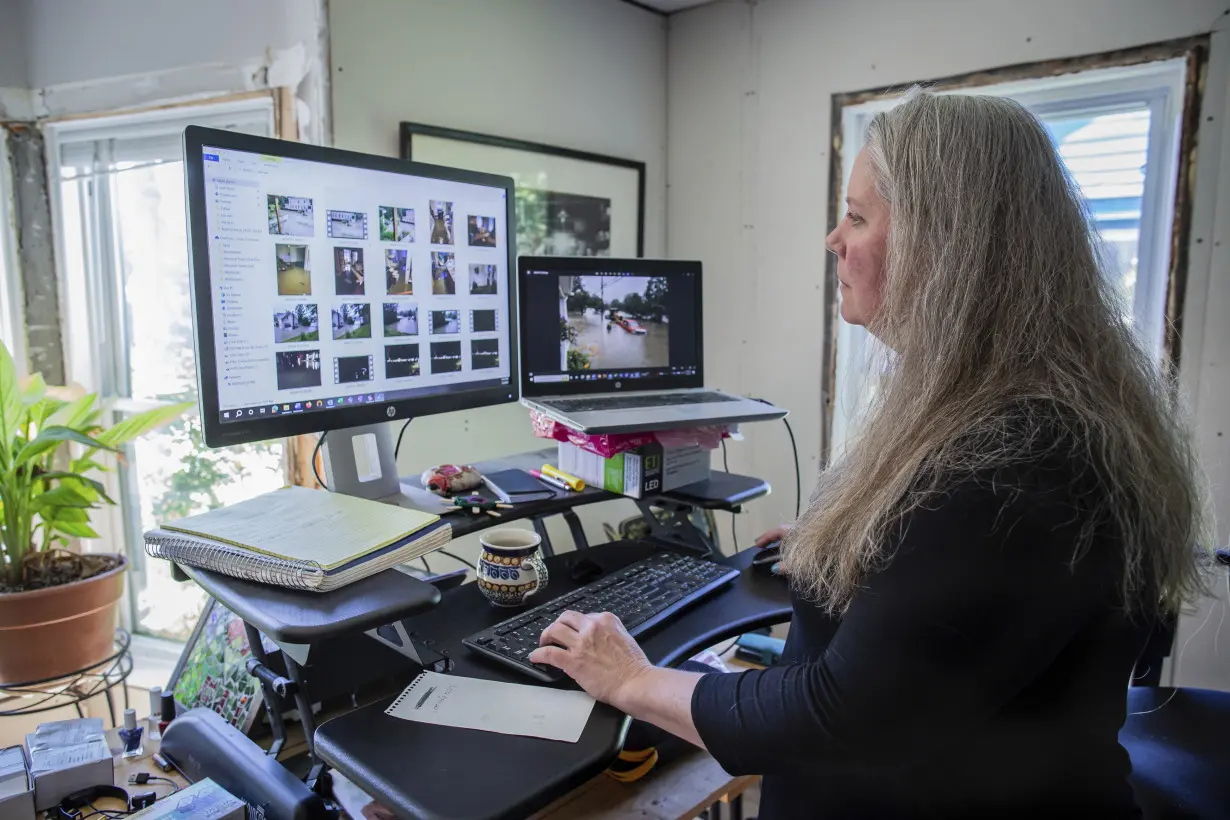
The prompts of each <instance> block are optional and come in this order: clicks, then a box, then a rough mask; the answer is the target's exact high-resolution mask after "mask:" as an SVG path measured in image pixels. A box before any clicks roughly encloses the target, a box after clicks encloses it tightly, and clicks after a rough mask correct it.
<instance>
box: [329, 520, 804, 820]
mask: <svg viewBox="0 0 1230 820" xmlns="http://www.w3.org/2000/svg"><path fill="white" fill-rule="evenodd" d="M651 551H652V547H650V546H647V545H645V544H641V543H635V542H632V543H628V542H618V543H615V544H608V545H605V546H600V547H593V548H591V549H589V550H587V551H586V552H584V553H580V554H577V553H566V554H564V555H560V556H556V557H553V558H550V559H547V564H548V568H549V571H550V574H551V580H550V582H549V587H548V591H549V592H550V593H551V597H553V598H554V597H558V596H559V595H564V594H567V593H569V592H571V591H573V590H575V589H577V588H578V587H579V586H581V584H578V583H576V582H575V581H573V580H572V579H571V578H570V577H569V571H570V569H571V568H572V567H573V566H574V565H575V563H576V562H577V561H578V560H580V559H581V558H586V559H589V560H592V561H594V562H596V563H597V564H599V565H600V566H602V567H603V568H604V569H605V570H607V571H611V570H614V569H617V568H619V567H622V566H625V565H627V564H630V563H632V562H633V561H636V560H638V559H640V558H643V557H645V556H646V555H648V554H649V553H650V552H651ZM751 557H752V556H751V553H750V551H748V552H744V553H741V554H739V555H736V556H734V557H733V558H729V559H727V563H729V564H731V565H732V566H736V567H739V568H740V569H743V570H744V572H743V574H742V575H741V576H740V577H739V578H738V579H736V580H735V581H734V582H733V583H731V584H730V585H728V586H727V587H725V588H724V589H723V590H722V591H721V592H719V593H717V594H715V595H713V596H711V597H710V598H708V599H706V600H704V601H702V602H701V603H699V604H697V605H696V606H694V607H692V608H691V609H688V610H686V611H684V612H683V613H681V614H680V615H678V616H676V617H675V618H674V619H672V620H670V621H668V622H667V623H665V624H663V625H662V626H660V627H658V628H657V629H655V630H653V631H651V632H649V633H647V634H645V635H642V636H641V637H640V639H639V640H640V644H641V647H642V648H643V649H644V650H645V653H646V654H647V655H648V656H649V659H650V660H651V661H653V662H654V663H656V664H660V665H671V664H675V663H678V662H680V661H683V660H685V659H687V658H688V657H689V656H691V655H692V654H694V653H695V652H696V651H698V650H700V649H703V648H704V647H706V646H711V645H713V644H715V643H717V642H718V641H721V640H722V639H723V638H729V637H733V636H735V635H738V634H741V633H743V632H747V631H749V630H751V629H755V628H758V627H761V626H768V625H771V624H774V623H781V622H783V621H786V620H788V619H789V618H790V596H789V590H788V588H787V585H786V582H785V581H784V580H782V579H780V578H776V577H772V576H769V575H766V574H762V573H759V572H756V571H753V570H750V569H748V564H750V562H751ZM510 614H511V613H510V612H509V611H508V610H506V609H498V608H496V607H493V606H491V605H490V604H488V603H487V601H486V600H485V599H484V598H483V597H482V595H481V593H480V592H479V591H478V589H477V588H476V587H475V585H473V584H467V585H466V586H463V587H460V588H458V589H455V590H450V591H449V592H446V593H445V594H444V595H443V596H442V598H441V601H440V603H439V604H438V605H437V606H436V607H434V608H433V609H431V610H429V611H427V612H425V613H423V614H422V615H419V616H417V617H414V618H411V619H407V620H406V622H405V625H406V628H407V630H409V631H412V632H414V633H417V634H418V635H420V636H424V637H430V638H431V639H432V640H433V642H434V643H433V648H434V649H437V650H439V651H441V652H442V653H447V654H448V655H449V657H451V658H452V659H453V661H454V666H453V668H452V670H451V673H452V674H456V675H464V676H467V677H475V678H486V679H489V680H501V681H508V682H512V683H523V684H525V683H532V681H531V680H530V679H528V678H525V677H522V676H520V675H518V674H517V673H516V672H514V671H512V670H509V669H507V668H506V667H503V666H501V665H499V664H497V663H495V662H493V661H489V660H487V659H486V658H484V657H483V656H480V655H477V654H475V653H471V652H470V651H469V650H467V649H465V647H464V646H462V643H461V640H462V639H463V638H464V637H465V636H466V635H470V634H472V633H474V632H476V631H478V630H480V629H483V628H484V627H487V626H491V625H493V624H495V623H498V622H499V621H501V620H504V619H505V618H507V617H508V616H509V615H510ZM407 683H409V681H407ZM392 701H393V698H392V697H388V698H384V699H382V700H380V701H377V702H375V703H372V704H369V705H367V706H364V707H362V708H360V709H357V710H355V711H353V712H350V713H348V714H345V715H342V716H340V717H337V718H334V719H333V720H330V721H328V722H327V723H324V724H323V725H321V726H320V727H319V728H318V729H317V731H316V751H317V754H319V755H320V757H321V758H323V759H324V760H325V761H327V762H328V763H330V764H331V765H333V766H335V767H336V768H337V769H338V770H339V771H341V772H342V773H343V774H345V775H346V777H348V778H349V779H351V780H352V781H354V782H355V783H356V784H358V785H359V786H360V787H361V788H363V789H364V790H366V791H368V793H370V794H373V795H378V796H379V798H380V799H381V802H383V803H384V804H385V805H387V806H388V807H389V808H390V809H392V810H394V811H395V812H397V813H398V814H399V816H402V817H406V818H461V817H464V818H502V817H510V818H511V817H525V816H527V815H529V814H531V813H533V812H534V811H536V810H537V809H540V808H542V807H543V806H545V805H547V804H548V803H550V802H551V801H552V800H554V799H555V798H557V797H559V796H560V795H562V794H564V793H566V792H568V791H569V790H571V789H573V788H575V787H577V786H579V785H581V784H582V783H584V782H585V781H586V780H588V779H589V778H591V777H593V776H595V775H597V774H599V773H600V772H601V771H602V770H603V769H604V768H605V767H606V766H607V765H608V764H609V763H610V761H611V760H613V759H614V757H615V755H616V754H617V753H618V751H619V748H620V746H621V745H622V743H623V737H624V732H625V731H626V729H627V723H628V719H627V717H626V716H625V715H623V714H622V713H620V712H618V711H616V710H615V709H612V708H610V707H609V706H605V705H603V704H599V705H598V706H596V707H595V709H594V712H593V714H592V715H591V716H590V719H589V723H588V724H587V725H586V727H585V730H584V732H583V733H582V735H581V739H580V741H578V742H577V743H559V742H555V741H549V740H541V739H537V738H526V737H512V736H508V735H500V734H494V733H490V732H480V731H476V730H469V729H454V728H449V727H443V726H432V725H429V724H421V723H413V722H411V721H405V720H399V719H397V718H393V717H389V716H387V715H385V714H384V710H385V709H386V708H387V707H388V706H389V704H390V703H392ZM459 784H467V785H461V786H459Z"/></svg>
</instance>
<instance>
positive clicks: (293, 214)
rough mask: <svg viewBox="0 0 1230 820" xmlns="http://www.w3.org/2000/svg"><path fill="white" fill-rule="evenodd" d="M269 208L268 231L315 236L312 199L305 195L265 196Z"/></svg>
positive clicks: (279, 233)
mask: <svg viewBox="0 0 1230 820" xmlns="http://www.w3.org/2000/svg"><path fill="white" fill-rule="evenodd" d="M266 201H267V202H268V208H269V233H272V234H277V235H278V236H315V235H316V228H315V218H314V217H313V215H312V200H310V199H308V198H307V197H305V196H279V195H278V194H269V195H268V197H266Z"/></svg>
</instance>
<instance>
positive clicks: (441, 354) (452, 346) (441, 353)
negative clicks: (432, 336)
mask: <svg viewBox="0 0 1230 820" xmlns="http://www.w3.org/2000/svg"><path fill="white" fill-rule="evenodd" d="M461 369H462V363H461V342H432V343H431V372H432V373H460V372H461Z"/></svg>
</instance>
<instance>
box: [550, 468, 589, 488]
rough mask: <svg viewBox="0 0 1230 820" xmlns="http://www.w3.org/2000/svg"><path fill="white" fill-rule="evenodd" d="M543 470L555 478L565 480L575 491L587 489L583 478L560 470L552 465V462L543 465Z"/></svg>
mask: <svg viewBox="0 0 1230 820" xmlns="http://www.w3.org/2000/svg"><path fill="white" fill-rule="evenodd" d="M542 471H543V472H544V473H546V474H547V475H549V476H551V477H553V478H558V479H559V480H560V481H562V482H564V483H565V484H567V485H568V486H569V487H571V488H572V489H573V491H575V492H578V493H579V492H581V490H584V489H585V482H584V481H582V480H581V479H579V478H577V477H576V476H574V475H568V473H565V472H563V471H562V470H558V469H556V468H555V467H552V466H551V465H550V464H544V465H542Z"/></svg>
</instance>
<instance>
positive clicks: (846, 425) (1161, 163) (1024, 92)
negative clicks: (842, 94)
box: [828, 57, 1187, 461]
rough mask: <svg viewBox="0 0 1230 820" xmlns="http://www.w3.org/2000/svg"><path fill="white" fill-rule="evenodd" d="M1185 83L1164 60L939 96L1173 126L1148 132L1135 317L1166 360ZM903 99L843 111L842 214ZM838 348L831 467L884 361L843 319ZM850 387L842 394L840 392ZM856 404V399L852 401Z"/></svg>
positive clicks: (1181, 69)
mask: <svg viewBox="0 0 1230 820" xmlns="http://www.w3.org/2000/svg"><path fill="white" fill-rule="evenodd" d="M1186 77H1187V61H1186V59H1184V58H1181V57H1180V58H1174V59H1170V60H1159V61H1155V62H1150V63H1142V64H1140V65H1132V66H1121V67H1114V68H1100V69H1089V70H1086V71H1075V72H1072V73H1070V74H1065V75H1061V76H1057V77H1040V78H1031V79H1027V80H1018V81H1013V82H1007V83H997V84H994V85H986V86H970V87H964V88H952V89H944V90H940V91H937V92H936V93H939V94H993V95H996V96H1006V97H1012V98H1013V99H1015V100H1017V101H1018V102H1021V103H1022V104H1024V105H1027V106H1029V107H1030V108H1031V109H1032V110H1034V111H1036V112H1037V113H1039V114H1056V113H1061V112H1063V111H1065V110H1077V109H1079V110H1088V109H1090V108H1096V107H1101V106H1106V107H1108V108H1114V107H1122V106H1125V105H1126V104H1127V103H1129V102H1131V103H1135V104H1139V103H1142V102H1143V103H1146V104H1148V106H1149V108H1150V116H1151V118H1152V121H1153V122H1163V123H1175V127H1174V128H1173V129H1167V128H1153V127H1151V128H1150V131H1149V133H1150V141H1149V158H1150V159H1149V161H1150V163H1155V162H1156V166H1155V167H1156V172H1155V173H1149V174H1147V175H1146V178H1145V191H1144V195H1143V197H1142V198H1143V199H1145V200H1150V199H1151V200H1152V201H1153V202H1155V203H1160V204H1161V207H1155V208H1153V210H1152V213H1151V215H1150V218H1149V219H1147V220H1142V222H1141V226H1140V240H1139V246H1138V247H1139V252H1138V256H1139V258H1140V266H1139V270H1142V271H1144V270H1147V271H1149V272H1150V273H1151V274H1153V275H1150V276H1148V277H1146V278H1145V279H1144V280H1143V282H1144V285H1143V286H1142V285H1141V282H1142V280H1141V279H1138V280H1137V288H1136V293H1135V304H1134V305H1133V315H1134V317H1135V320H1136V323H1137V327H1138V328H1140V332H1141V334H1142V338H1144V340H1145V342H1146V344H1147V345H1149V347H1150V348H1151V349H1152V350H1153V351H1154V353H1155V354H1156V355H1157V357H1158V358H1159V359H1160V358H1161V355H1162V346H1163V341H1164V335H1165V321H1166V304H1165V302H1166V291H1167V284H1168V282H1169V276H1170V262H1171V259H1170V249H1171V243H1170V237H1171V229H1172V226H1173V224H1174V197H1173V193H1174V191H1175V186H1176V182H1177V176H1178V166H1179V139H1180V136H1181V134H1180V130H1181V120H1182V107H1183V102H1184V91H1185V83H1186ZM898 101H899V97H885V98H882V99H876V100H870V101H868V102H865V103H860V104H858V105H851V106H847V107H845V108H844V109H842V123H841V128H842V146H843V148H844V150H843V152H842V158H841V160H842V175H841V179H840V180H839V181H838V186H839V187H838V196H837V200H836V201H837V202H838V208H839V209H844V205H843V204H842V203H844V202H845V185H846V180H848V179H849V178H850V171H851V170H852V168H853V166H854V158H855V156H856V155H857V154H858V150H859V149H861V147H862V145H863V138H864V135H865V134H866V132H867V126H868V125H869V124H870V123H871V119H872V118H873V117H874V116H875V115H876V114H877V113H879V112H881V111H886V110H888V109H890V108H892V107H893V106H894V105H896V104H897V102H898ZM837 322H838V327H837V350H836V357H835V361H834V366H835V368H836V373H835V374H834V376H835V378H834V399H833V405H832V408H833V409H832V416H831V420H830V424H831V426H830V430H831V435H830V438H829V439H828V440H829V441H830V442H831V446H830V461H833V460H835V458H836V457H837V456H838V454H839V453H840V452H841V449H842V447H843V446H844V444H845V442H846V440H847V438H848V436H849V435H850V433H851V431H852V428H853V426H854V425H855V423H856V420H857V419H858V418H859V416H860V415H861V414H862V411H863V410H864V406H863V401H862V399H864V398H865V397H864V396H862V395H861V391H859V390H857V389H851V388H854V387H855V386H856V385H857V384H859V383H863V382H865V381H866V380H867V379H868V378H871V375H870V373H869V369H868V368H869V365H870V364H871V363H872V362H874V361H879V360H880V358H881V357H880V356H879V355H877V354H882V353H883V351H882V349H881V346H880V345H879V343H878V342H877V341H876V340H875V339H874V338H871V337H870V336H869V334H868V333H867V332H866V330H865V329H863V328H861V327H855V326H853V325H849V324H847V323H846V322H845V321H843V320H842V319H841V318H840V316H838V317H837ZM843 386H844V387H846V388H847V389H845V390H843V389H842V388H843ZM852 399H854V400H852Z"/></svg>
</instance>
